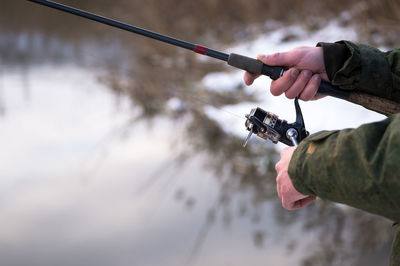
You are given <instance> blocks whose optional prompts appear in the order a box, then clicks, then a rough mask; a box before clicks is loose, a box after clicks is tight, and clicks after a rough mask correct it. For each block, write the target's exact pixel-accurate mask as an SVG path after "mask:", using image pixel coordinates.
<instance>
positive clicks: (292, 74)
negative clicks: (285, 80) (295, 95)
mask: <svg viewBox="0 0 400 266" xmlns="http://www.w3.org/2000/svg"><path fill="white" fill-rule="evenodd" d="M290 75H291V76H292V77H293V78H297V76H298V75H299V71H298V70H297V69H293V70H292V71H291V72H290Z"/></svg>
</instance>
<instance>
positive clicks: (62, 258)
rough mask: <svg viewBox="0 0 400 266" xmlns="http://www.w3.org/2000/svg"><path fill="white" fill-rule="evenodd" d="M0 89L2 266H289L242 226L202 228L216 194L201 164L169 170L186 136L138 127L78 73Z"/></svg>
mask: <svg viewBox="0 0 400 266" xmlns="http://www.w3.org/2000/svg"><path fill="white" fill-rule="evenodd" d="M49 73H51V74H50V75H49ZM66 76H68V79H65V77H66ZM24 79H26V80H24ZM1 80H2V93H3V99H4V102H5V103H6V105H5V110H6V113H5V115H4V116H3V117H2V118H1V123H0V132H1V138H0V146H1V147H2V150H3V152H2V153H0V161H1V162H2V163H1V164H0V172H1V176H2V178H1V180H0V188H1V191H0V194H1V201H0V202H1V204H0V213H1V217H2V218H1V219H0V228H1V230H0V235H1V237H0V239H1V241H0V246H1V247H2V248H1V251H0V253H1V256H0V258H1V259H0V262H1V265H110V264H113V265H160V264H162V265H184V264H185V263H187V262H188V261H190V262H191V263H192V264H193V265H204V264H207V265H221V264H222V265H242V264H243V263H252V264H253V265H264V259H265V258H268V260H269V261H276V262H279V264H280V265H293V263H294V260H295V258H296V256H294V257H291V258H287V257H286V256H284V254H286V252H287V251H286V248H285V247H284V246H278V247H274V246H269V245H267V244H265V245H266V246H265V247H263V248H255V247H254V244H253V240H252V239H251V231H252V228H253V226H252V225H251V223H249V221H247V220H246V219H242V220H239V221H235V222H233V223H232V224H231V226H229V228H225V227H224V226H223V225H221V224H219V223H218V222H211V224H210V225H209V228H208V227H207V226H206V227H204V224H207V219H206V217H207V213H208V211H209V209H210V208H212V207H214V206H215V202H216V201H217V198H218V183H217V182H216V180H215V178H214V173H213V171H210V170H207V169H205V168H204V167H203V163H204V161H205V160H204V158H203V157H204V155H203V156H202V155H198V156H195V157H194V158H192V159H190V160H189V161H188V162H186V163H185V164H183V165H181V164H179V163H177V162H176V161H175V160H174V159H173V157H174V154H176V153H178V152H179V150H180V149H182V147H180V146H182V145H183V143H179V138H177V135H175V134H179V132H180V131H181V130H182V128H181V125H176V123H174V122H171V121H168V120H167V119H165V118H160V119H156V121H153V123H152V124H153V125H152V126H150V127H149V124H148V122H146V121H141V122H140V121H139V122H132V121H131V120H132V117H133V115H134V111H132V109H131V107H130V105H129V102H128V101H127V99H125V98H118V97H116V96H115V95H113V94H112V93H111V92H110V91H108V90H107V88H106V87H105V86H104V85H102V84H101V83H99V82H98V81H97V79H96V75H94V74H93V73H90V72H88V71H87V70H85V69H80V68H79V67H76V66H73V65H71V66H62V67H57V68H54V66H52V65H49V66H43V67H37V68H34V69H31V70H30V71H29V74H28V77H26V78H23V77H21V72H19V71H15V70H9V71H8V70H7V71H5V72H3V75H2V78H1ZM24 86H28V88H26V89H25V88H24ZM25 90H26V91H27V92H28V95H29V96H27V94H26V92H25ZM177 139H178V140H177ZM172 142H174V144H172ZM271 207H272V206H267V207H265V211H267V212H271V210H270V209H271ZM217 215H218V214H217ZM266 222H268V223H271V225H272V224H275V222H274V219H268V220H267V221H266ZM214 223H216V225H215V226H212V224H214ZM264 226H265V225H264ZM264 226H263V227H264ZM275 226H276V224H275ZM202 228H203V229H202ZM204 228H206V231H208V234H207V236H206V237H205V238H204V243H203V244H202V245H201V247H199V248H196V239H198V240H199V239H202V235H199V234H200V233H201V232H203V233H204V231H203V230H204ZM268 234H271V233H268ZM271 238H272V239H273V238H274V236H273V234H272V236H271ZM274 241H275V240H274ZM279 242H280V241H279ZM282 244H283V243H282ZM191 254H192V255H191Z"/></svg>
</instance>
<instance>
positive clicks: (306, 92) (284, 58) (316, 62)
mask: <svg viewBox="0 0 400 266" xmlns="http://www.w3.org/2000/svg"><path fill="white" fill-rule="evenodd" d="M257 59H258V60H260V61H261V62H263V63H264V64H266V65H270V66H286V67H288V68H289V69H288V70H287V71H286V73H285V74H284V75H283V76H282V77H281V78H279V79H277V80H275V81H273V82H272V83H271V93H272V94H273V95H275V96H278V95H281V94H282V93H285V95H286V97H287V98H289V99H294V98H295V97H296V96H299V97H300V99H302V100H304V101H308V100H312V99H318V98H320V97H317V96H316V93H317V91H318V88H319V85H320V84H321V78H322V79H323V80H325V81H329V80H328V76H327V75H326V70H325V64H324V56H323V51H322V48H321V47H299V48H295V49H293V50H291V51H288V52H284V53H276V54H272V55H259V56H258V57H257ZM257 77H258V76H256V75H254V74H251V73H249V72H246V73H245V75H244V82H245V83H246V85H251V84H252V83H253V82H254V80H255V79H256V78H257Z"/></svg>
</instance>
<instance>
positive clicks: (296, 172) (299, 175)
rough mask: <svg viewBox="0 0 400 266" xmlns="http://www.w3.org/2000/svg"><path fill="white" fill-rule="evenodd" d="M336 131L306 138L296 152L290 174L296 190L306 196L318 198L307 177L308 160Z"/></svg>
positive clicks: (290, 165) (290, 166) (292, 159)
mask: <svg viewBox="0 0 400 266" xmlns="http://www.w3.org/2000/svg"><path fill="white" fill-rule="evenodd" d="M336 132H337V130H334V131H321V132H318V133H315V134H313V135H311V136H309V137H307V138H305V139H304V140H303V141H302V142H301V143H300V144H299V146H297V148H296V150H295V151H294V153H293V155H292V158H291V160H290V163H289V169H288V173H289V176H290V180H291V181H292V183H293V186H294V187H295V189H296V190H297V191H298V192H300V193H302V194H304V195H312V196H317V194H316V192H315V190H314V189H313V185H312V181H311V180H309V178H308V176H307V175H305V173H307V171H308V169H307V167H309V166H307V164H306V163H307V161H308V160H307V159H308V158H309V157H310V156H311V155H312V154H313V153H314V151H315V149H316V147H317V146H318V144H319V143H321V142H322V141H323V140H324V139H326V138H328V137H329V136H330V135H332V134H334V133H336Z"/></svg>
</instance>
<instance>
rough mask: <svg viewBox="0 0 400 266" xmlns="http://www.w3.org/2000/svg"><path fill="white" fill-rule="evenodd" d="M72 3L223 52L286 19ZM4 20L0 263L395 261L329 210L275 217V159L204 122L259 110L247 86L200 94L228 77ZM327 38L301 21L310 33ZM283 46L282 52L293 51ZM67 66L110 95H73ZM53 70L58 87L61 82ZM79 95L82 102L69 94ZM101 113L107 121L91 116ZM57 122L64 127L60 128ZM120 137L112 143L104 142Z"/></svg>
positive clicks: (19, 6) (253, 8)
mask: <svg viewBox="0 0 400 266" xmlns="http://www.w3.org/2000/svg"><path fill="white" fill-rule="evenodd" d="M301 2H302V1H299V3H297V2H296V4H295V5H296V6H297V7H298V8H299V9H297V10H300V9H302V6H303V4H304V3H301ZM305 2H307V1H305ZM350 2H351V1H350ZM68 3H69V4H74V5H75V6H79V7H81V8H85V9H90V10H92V11H95V12H100V13H103V14H107V16H114V17H118V18H120V19H121V20H124V21H127V22H130V23H133V24H138V25H140V26H146V27H147V26H148V27H149V28H151V29H154V30H156V31H160V32H163V33H166V34H170V35H173V36H179V37H180V38H184V39H188V40H190V41H193V42H197V43H202V44H210V43H211V44H214V45H215V46H216V47H224V46H225V45H227V44H229V43H231V42H232V41H235V40H237V39H239V38H240V39H241V38H244V37H249V38H250V37H252V36H254V34H255V33H257V32H259V31H260V30H264V29H265V28H268V27H272V28H273V27H274V26H270V25H266V26H260V25H258V24H257V23H263V22H264V20H265V14H271V16H270V17H271V18H273V16H281V15H282V14H283V13H284V11H286V9H285V5H286V6H287V3H286V1H283V2H282V6H280V5H278V7H276V5H274V4H271V3H268V2H262V1H259V2H258V3H251V4H248V2H244V1H239V0H238V1H232V2H230V3H229V4H227V3H225V1H221V2H218V3H214V2H212V1H204V3H203V4H204V7H207V8H204V9H200V8H198V6H197V5H194V4H193V3H191V2H185V3H179V5H175V6H176V8H173V9H171V8H170V6H171V5H172V4H176V3H175V2H174V1H163V2H162V3H160V2H159V1H155V0H154V1H146V3H143V2H142V1H122V0H119V1H114V2H113V4H112V5H111V4H110V2H109V1H96V4H95V5H94V4H93V3H90V1H68ZM343 5H345V4H344V3H343ZM375 5H376V3H375ZM305 6H307V5H305ZM372 6H374V5H372ZM367 7H368V6H367ZM364 8H365V7H364ZM165 10H169V12H165ZM188 10H190V12H189V11H188ZM205 10H207V11H206V12H205ZM221 10H223V12H221ZM239 10H240V12H238V11H239ZM366 10H368V8H367V9H366ZM29 11H32V12H29ZM267 11H268V13H266V12H267ZM0 12H1V16H0V17H1V21H2V23H0V29H1V32H2V35H1V36H2V38H1V39H0V48H1V49H0V52H1V54H0V57H1V62H2V65H3V66H6V67H7V68H8V69H10V68H14V70H15V69H17V71H18V72H17V73H19V74H15V73H16V72H12V73H13V74H10V72H7V76H9V75H16V76H18V80H19V83H18V85H15V84H14V85H10V84H9V83H7V84H6V85H3V89H1V87H0V108H1V110H2V112H3V113H5V114H6V115H5V116H4V118H3V124H4V125H5V126H4V127H5V128H4V129H3V130H2V142H3V144H2V146H3V148H4V150H6V151H7V154H6V153H3V156H1V161H2V162H3V163H4V168H2V175H3V174H4V176H7V177H8V178H4V179H3V181H2V182H3V183H2V188H3V189H2V199H3V204H2V205H3V208H4V211H3V212H2V213H3V214H4V217H6V219H2V222H3V226H1V227H2V228H5V229H4V230H2V234H3V236H4V238H2V239H4V242H3V243H2V246H3V247H4V248H2V253H3V254H1V256H0V257H1V258H2V259H1V260H2V264H4V265H8V264H17V265H28V264H29V265H34V264H35V263H36V264H37V265H54V264H57V265H61V264H63V265H71V264H73V265H88V264H89V265H90V264H96V265H106V264H107V265H109V264H113V265H128V264H129V265H131V264H132V263H133V264H135V265H159V264H160V261H162V262H163V263H162V264H163V265H177V264H185V263H188V262H190V263H191V264H193V265H196V264H198V265H204V264H207V265H221V264H227V263H230V264H232V265H243V264H252V265H265V261H266V258H267V259H268V261H269V262H271V263H272V262H273V263H274V265H285V264H286V265H296V262H297V265H300V264H301V263H302V264H303V265H343V264H352V265H357V263H358V264H359V265H368V264H367V263H369V264H370V265H376V264H377V263H376V262H375V261H374V259H378V260H380V261H385V260H387V258H388V255H387V253H388V250H389V248H388V245H389V243H390V238H391V235H390V227H389V223H388V222H387V221H385V220H382V219H380V218H378V217H374V216H370V215H367V214H364V213H360V212H357V211H355V210H352V209H347V208H342V207H338V206H334V205H332V204H328V203H326V202H319V203H318V204H316V205H314V206H312V207H310V208H307V209H306V210H305V211H303V212H295V213H292V212H290V213H288V212H286V211H283V210H282V209H281V207H280V205H279V202H277V201H276V200H275V193H274V174H273V164H274V162H275V161H276V152H275V149H274V147H273V146H272V145H266V144H265V143H261V142H252V144H251V145H250V146H249V148H248V149H242V148H241V144H242V141H243V140H242V139H238V138H237V137H236V136H235V135H230V134H227V132H226V130H225V129H224V128H223V127H221V124H220V123H217V122H216V121H214V120H213V119H211V118H210V116H208V115H206V114H205V112H204V109H205V107H206V106H208V105H213V106H216V107H222V106H226V105H230V104H236V103H239V102H241V101H254V100H255V97H254V95H253V94H251V93H249V91H247V90H244V89H243V87H241V86H237V87H235V88H233V89H231V90H224V91H218V90H209V89H207V88H206V87H205V86H204V84H201V83H200V82H199V81H200V80H201V79H202V78H203V77H204V76H205V75H206V74H207V73H209V72H215V71H220V70H222V69H223V67H224V66H223V65H222V64H219V63H216V62H213V61H208V60H207V61H201V60H199V58H198V57H196V56H194V55H193V54H190V53H188V52H186V51H180V50H178V49H176V48H173V47H169V46H165V45H164V44H159V43H154V42H153V41H149V40H146V39H143V38H141V37H140V38H137V37H132V36H131V35H127V34H124V33H122V32H119V31H114V30H112V29H110V28H108V27H105V26H101V25H98V24H95V23H92V22H84V21H83V20H81V19H76V18H71V17H70V16H69V15H64V14H61V13H58V12H55V11H50V10H47V9H44V8H39V7H34V6H32V5H31V4H28V3H24V2H15V3H6V4H5V5H4V8H2V10H1V11H0ZM17 12H18V13H19V12H21V13H24V14H26V16H24V19H23V20H21V19H18V21H17V20H16V17H17V16H10V14H15V13H17ZM130 12H135V13H134V14H131V13H130ZM187 13H190V14H191V16H190V18H189V17H188V16H186V14H187ZM295 13H296V12H293V13H292V12H290V14H292V16H294V17H295V16H296V15H295ZM299 13H300V12H299ZM250 14H251V15H250ZM285 14H286V13H285ZM287 17H288V20H290V16H287ZM177 18H178V19H177ZM275 18H276V17H275ZM292 19H293V18H292ZM246 23H254V24H253V25H255V26H257V27H254V28H251V27H245V24H246ZM320 23H321V25H322V26H323V25H324V22H321V21H319V20H310V21H305V24H306V26H307V27H309V28H311V29H314V28H319V27H321V26H320V25H319V24H320ZM227 25H229V26H227ZM71 29H74V30H71ZM210 29H212V30H210ZM237 32H240V34H237ZM235 33H236V34H235ZM382 36H385V35H382ZM217 37H218V38H217ZM286 37H287V38H283V39H282V40H290V39H293V38H296V37H295V36H293V34H291V33H288V35H287V36H286ZM383 39H384V38H383V37H382V38H381V39H379V40H383ZM217 40H218V41H217ZM49 63H51V64H52V67H51V68H48V64H49ZM66 64H67V65H70V66H72V68H73V69H74V68H76V67H77V65H79V66H82V67H85V69H91V70H92V71H96V73H98V75H99V76H100V81H101V82H102V84H103V85H106V88H104V87H101V88H100V89H99V87H98V84H96V85H93V84H92V85H88V84H86V85H87V86H86V85H85V84H80V83H81V82H82V81H83V80H88V79H86V77H90V76H91V73H92V72H91V71H90V72H87V73H83V75H81V76H80V75H78V76H79V81H76V82H75V83H73V84H71V79H74V78H73V77H74V75H75V74H76V73H75V74H73V73H74V71H73V70H71V69H69V70H67V69H65V65H66ZM43 66H44V68H42V69H41V72H40V71H39V72H38V71H37V70H38V69H39V70H40V68H41V67H43ZM46 67H47V68H46ZM56 68H60V70H61V71H62V73H63V74H61V73H58V76H57V73H56V72H55V71H54V69H56ZM71 71H72V72H71ZM76 71H78V72H81V71H82V69H80V68H77V70H76ZM2 73H3V75H4V73H5V72H4V71H2ZM38 74H40V76H39V77H40V79H43V82H44V81H47V82H48V83H47V85H46V86H48V84H54V87H53V90H52V91H53V92H55V93H56V95H52V96H51V97H50V96H49V93H50V90H47V91H46V92H45V93H44V92H41V90H38V89H35V90H34V91H31V89H30V86H31V85H30V81H31V80H32V79H33V78H34V77H35V76H36V75H38ZM54 76H57V77H56V78H54ZM35 82H38V81H35ZM36 86H37V87H41V86H44V83H41V84H40V85H36ZM63 86H65V87H64V89H63ZM74 86H76V87H77V88H79V90H82V91H83V92H82V91H79V90H77V91H75V92H74V93H76V94H69V92H68V91H69V90H70V88H72V87H74ZM15 87H18V88H23V90H22V95H24V96H23V98H24V101H23V103H24V104H27V105H28V106H29V105H30V104H32V105H34V106H37V107H40V108H39V110H36V111H35V110H32V109H26V110H22V111H20V112H19V111H18V108H21V106H23V105H22V104H21V106H20V107H18V108H15V106H14V100H13V97H15V95H14V96H10V95H13V94H10V92H9V90H8V88H15ZM86 87H96V90H97V89H99V90H104V89H106V90H111V91H112V92H113V93H114V95H117V96H121V97H116V98H113V100H114V101H115V102H117V103H118V102H119V101H121V102H119V105H118V104H117V106H120V108H121V112H117V113H118V114H117V113H114V112H113V107H110V106H109V98H110V97H111V96H110V95H108V94H107V96H104V95H103V96H101V97H104V98H101V97H100V98H101V99H99V98H97V96H96V95H97V92H94V91H90V90H88V89H87V88H86ZM17 93H18V92H17ZM69 97H71V98H72V99H71V98H69ZM126 97H127V98H129V101H128V102H125V99H126ZM111 98H112V97H111ZM61 99H62V100H61ZM82 99H90V101H88V100H85V101H84V103H85V104H82V101H83V100H82ZM171 101H172V102H171ZM173 101H175V104H174V103H173ZM63 102H67V103H69V104H71V105H70V106H63V105H62V103H63ZM105 103H106V104H105ZM171 105H173V106H172V107H171ZM59 108H61V109H59ZM82 108H83V109H82ZM99 109H104V110H103V111H104V113H103V112H100V114H99V113H96V112H93V113H92V114H93V115H94V117H92V116H91V115H89V116H86V115H83V116H82V114H91V111H93V110H99ZM132 110H133V111H132ZM49 112H51V116H47V114H48V113H49ZM107 113H112V115H110V116H108V115H107ZM16 114H18V115H16ZM96 117H97V118H99V117H102V118H99V119H96ZM104 117H106V119H105V120H103V119H104ZM160 117H162V118H163V119H166V118H167V121H168V122H165V121H164V120H163V119H160ZM61 118H62V120H67V121H66V123H64V122H63V123H58V121H59V120H61ZM32 119H38V121H36V122H34V121H35V120H32ZM42 119H43V120H46V119H49V120H48V121H43V120H42ZM228 126H229V125H228ZM110 128H111V129H110ZM149 128H151V129H149ZM110 130H111V132H112V133H111V134H110V136H111V137H107V136H104V135H101V134H100V132H103V133H104V132H109V131H110ZM16 133H20V134H21V135H18V134H16ZM76 134H81V135H79V136H78V135H76ZM9 139H21V140H24V141H23V142H22V143H19V142H18V141H17V142H14V143H11V142H8V141H7V140H9ZM171 142H173V143H174V144H175V145H173V146H172V147H171V146H170V145H169V143H171ZM96 143H100V145H99V147H101V148H100V151H99V150H96V148H94V150H95V151H96V152H95V153H94V154H95V155H94V156H93V155H92V154H93V153H92V151H93V146H95V147H97V146H96ZM104 143H105V144H104ZM25 144H27V145H26V146H24V145H25ZM166 144H168V145H166ZM171 150H172V151H174V153H176V154H173V155H171ZM227 155H229V156H227ZM171 157H172V158H171ZM199 157H200V158H199ZM33 158H34V160H33ZM86 158H89V159H86ZM82 161H84V162H85V163H84V165H81V162H82ZM21 162H23V167H21ZM77 162H79V163H77ZM43 165H44V166H45V167H43ZM76 165H78V167H77V168H75V166H76ZM157 165H159V167H160V168H158V167H156V166H157ZM154 168H157V169H154ZM70 169H78V170H79V171H78V173H77V172H75V171H71V170H70ZM150 170H151V171H150ZM188 177H190V178H188ZM202 182H204V183H206V184H202ZM202 186H203V191H201V189H200V188H201V187H202ZM127 188H128V189H127ZM132 191H135V192H134V193H133V192H132ZM149 195H150V196H149ZM210 195H213V196H212V197H211V196H210ZM170 198H175V201H176V202H178V204H179V207H180V208H176V205H175V204H174V203H173V202H172V201H169V200H168V199H170ZM174 206H175V207H174ZM160 217H162V218H160ZM161 219H162V221H160V220H161ZM355 229H359V230H355ZM224 230H230V231H229V233H226V234H224V233H223V232H224ZM366 232H368V234H366ZM371 232H373V233H371ZM227 235H228V237H227ZM229 235H233V236H232V238H231V239H230V238H229ZM196 236H197V237H196ZM372 236H374V237H372ZM243 239H247V240H248V239H251V241H247V242H244V243H243ZM38 242H40V243H42V245H40V246H38V245H37V243H38ZM171 242H174V243H176V245H172V244H170V243H171ZM166 243H168V244H166ZM250 243H254V244H255V245H256V246H257V247H259V249H256V248H254V246H253V245H250ZM316 243H318V244H316ZM32 247H34V248H32ZM349 247H351V249H350V248H349ZM49 250H51V253H52V254H53V255H52V256H48V251H49ZM227 250H229V253H228V252H226V251H227ZM366 251H368V254H370V256H365V253H366ZM20 252H23V253H24V256H23V257H21V256H17V253H20ZM155 254H157V256H155ZM178 254H179V255H178ZM288 254H290V256H288ZM300 258H301V260H300ZM60 261H62V263H60ZM299 261H302V262H301V263H300V262H299ZM32 262H34V263H32Z"/></svg>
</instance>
